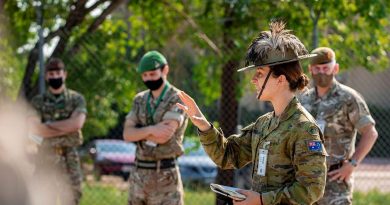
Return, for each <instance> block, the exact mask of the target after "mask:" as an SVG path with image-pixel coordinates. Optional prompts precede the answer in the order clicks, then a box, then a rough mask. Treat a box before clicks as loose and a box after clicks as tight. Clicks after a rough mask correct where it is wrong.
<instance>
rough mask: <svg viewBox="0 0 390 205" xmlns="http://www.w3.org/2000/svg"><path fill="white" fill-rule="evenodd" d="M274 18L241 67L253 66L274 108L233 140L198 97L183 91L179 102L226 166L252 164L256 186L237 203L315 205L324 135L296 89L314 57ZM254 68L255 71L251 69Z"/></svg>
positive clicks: (261, 92)
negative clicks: (207, 113)
mask: <svg viewBox="0 0 390 205" xmlns="http://www.w3.org/2000/svg"><path fill="white" fill-rule="evenodd" d="M284 27H285V24H284V23H283V22H278V21H273V22H271V23H270V30H269V31H262V32H261V33H260V35H259V36H258V37H257V38H256V39H254V40H253V42H252V44H251V45H250V46H249V49H248V51H247V55H246V61H247V63H250V64H252V65H250V66H248V67H245V68H242V69H240V70H239V71H249V70H254V75H253V77H252V81H251V82H252V84H253V85H254V86H255V87H256V89H257V91H258V95H257V96H258V100H261V101H270V102H271V103H272V105H273V108H274V111H273V112H269V113H267V114H265V115H262V116H260V117H259V118H258V119H257V120H256V121H255V122H253V123H252V124H250V125H248V126H247V127H245V128H243V129H242V133H241V134H239V135H232V136H230V137H228V138H225V137H224V136H223V133H222V130H220V129H216V128H215V127H214V126H213V125H212V124H211V123H209V122H208V121H207V119H206V118H205V117H204V116H203V114H202V112H201V111H200V110H199V108H198V107H197V105H196V103H195V102H194V100H193V99H192V98H191V97H190V96H188V95H187V94H185V93H184V92H181V93H180V95H179V96H180V98H181V99H182V101H183V102H184V105H179V106H180V107H181V109H183V110H184V111H185V112H186V113H187V114H188V116H189V118H190V119H191V121H192V122H193V124H194V125H195V126H197V127H198V130H199V135H200V141H201V143H202V145H203V147H204V148H205V150H206V152H207V153H208V155H209V156H210V157H211V159H212V160H213V161H214V162H215V163H216V164H217V165H218V166H219V167H221V168H223V169H231V168H241V167H243V166H245V165H246V164H248V163H250V162H252V163H253V170H252V189H251V190H241V191H240V192H241V193H242V194H244V195H246V197H247V198H246V199H245V200H244V201H234V204H252V205H255V204H256V205H269V204H313V203H314V202H315V201H317V200H318V199H320V198H321V197H322V195H323V193H324V189H325V175H326V164H325V158H326V152H325V149H324V148H323V136H322V134H321V132H320V130H319V128H318V126H317V125H316V123H315V120H314V119H313V117H312V116H311V115H310V114H309V113H308V112H307V111H306V110H305V109H304V108H303V107H302V106H301V104H300V103H299V101H298V100H297V98H296V97H295V92H296V91H297V90H302V89H303V88H304V87H305V86H306V85H307V84H308V79H307V76H306V75H305V74H304V73H303V71H302V68H301V65H300V63H299V60H300V59H304V58H310V57H312V56H313V55H307V51H306V49H305V47H304V45H303V44H302V43H301V42H300V40H299V39H298V38H297V37H296V36H294V35H293V34H291V33H290V31H288V30H285V29H284ZM252 72H253V71H252Z"/></svg>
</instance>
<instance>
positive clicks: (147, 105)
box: [146, 82, 169, 124]
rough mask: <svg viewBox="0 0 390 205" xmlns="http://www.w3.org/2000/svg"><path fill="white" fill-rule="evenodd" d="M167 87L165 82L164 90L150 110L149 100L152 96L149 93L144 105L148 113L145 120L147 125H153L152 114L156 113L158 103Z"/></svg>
mask: <svg viewBox="0 0 390 205" xmlns="http://www.w3.org/2000/svg"><path fill="white" fill-rule="evenodd" d="M168 85H169V83H168V82H166V83H165V86H164V89H163V91H162V92H161V94H160V96H159V97H158V99H157V103H156V106H154V108H152V106H151V105H150V98H151V95H152V91H150V92H149V96H148V101H147V103H146V109H147V111H148V115H147V116H148V118H147V121H148V122H147V123H148V124H154V120H153V116H154V113H155V112H156V110H157V108H158V105H160V102H161V101H162V98H163V97H164V95H165V93H166V92H167V90H168Z"/></svg>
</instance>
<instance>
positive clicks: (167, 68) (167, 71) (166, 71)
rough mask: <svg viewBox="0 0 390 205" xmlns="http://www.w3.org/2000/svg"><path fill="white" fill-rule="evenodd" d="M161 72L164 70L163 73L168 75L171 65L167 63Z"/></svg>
mask: <svg viewBox="0 0 390 205" xmlns="http://www.w3.org/2000/svg"><path fill="white" fill-rule="evenodd" d="M161 72H162V73H163V75H165V76H167V75H168V73H169V66H168V64H166V65H165V66H164V68H163V69H162V70H161Z"/></svg>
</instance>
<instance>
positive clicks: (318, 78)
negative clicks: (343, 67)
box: [313, 73, 333, 88]
mask: <svg viewBox="0 0 390 205" xmlns="http://www.w3.org/2000/svg"><path fill="white" fill-rule="evenodd" d="M313 80H314V84H315V85H316V86H320V87H322V88H325V87H328V86H329V85H330V84H331V83H332V80H333V75H326V74H322V73H320V74H316V75H313Z"/></svg>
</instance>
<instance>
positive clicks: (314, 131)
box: [307, 126, 318, 135]
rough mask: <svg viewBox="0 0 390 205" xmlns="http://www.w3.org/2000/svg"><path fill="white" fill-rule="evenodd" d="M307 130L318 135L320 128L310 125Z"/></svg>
mask: <svg viewBox="0 0 390 205" xmlns="http://www.w3.org/2000/svg"><path fill="white" fill-rule="evenodd" d="M307 132H309V133H310V134H311V135H316V134H318V130H317V127H314V126H312V127H309V129H308V130H307Z"/></svg>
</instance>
